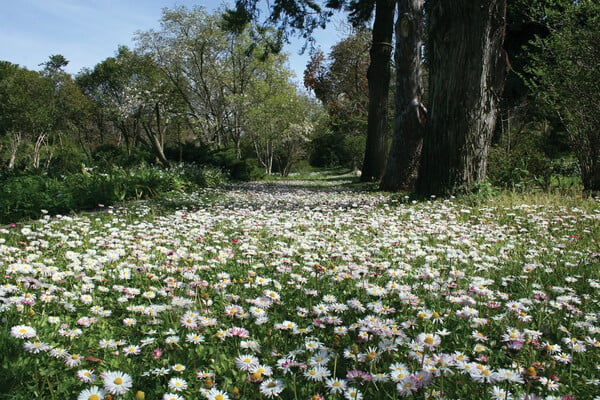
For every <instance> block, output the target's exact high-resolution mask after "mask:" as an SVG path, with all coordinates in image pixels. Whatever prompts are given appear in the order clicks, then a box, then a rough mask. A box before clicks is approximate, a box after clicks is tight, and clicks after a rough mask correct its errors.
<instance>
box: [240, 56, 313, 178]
mask: <svg viewBox="0 0 600 400" xmlns="http://www.w3.org/2000/svg"><path fill="white" fill-rule="evenodd" d="M250 96H251V97H252V98H254V99H255V101H256V103H255V105H254V106H253V107H252V108H251V109H250V110H248V111H247V118H248V122H249V124H248V127H247V131H246V133H247V137H248V139H249V141H250V142H251V144H252V147H253V148H254V151H255V154H256V156H257V158H258V160H259V162H260V164H261V165H262V166H263V167H264V168H265V172H266V173H267V174H271V173H272V172H273V171H274V166H275V165H277V167H278V169H279V172H280V173H281V174H282V175H284V176H285V175H287V174H288V173H289V172H290V168H291V166H292V165H293V163H294V162H296V161H298V160H299V159H300V158H301V157H302V156H304V155H305V150H306V144H307V143H308V141H309V138H310V136H311V133H312V130H313V126H314V122H313V121H314V112H313V111H312V110H313V109H312V107H311V103H310V102H308V101H307V100H306V99H304V98H303V97H301V96H299V95H298V93H297V92H296V88H295V87H294V85H292V84H291V83H290V82H289V73H288V72H287V71H286V70H285V69H283V68H281V67H279V68H271V69H270V70H268V71H265V72H264V74H263V76H262V79H260V80H258V79H257V80H255V81H254V82H253V84H252V87H251V91H250Z"/></svg>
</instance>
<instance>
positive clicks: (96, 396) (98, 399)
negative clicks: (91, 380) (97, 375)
mask: <svg viewBox="0 0 600 400" xmlns="http://www.w3.org/2000/svg"><path fill="white" fill-rule="evenodd" d="M105 394H106V392H104V390H102V389H100V388H99V387H98V386H92V387H91V388H89V389H84V390H83V391H81V393H79V396H77V400H102V399H104V396H105Z"/></svg>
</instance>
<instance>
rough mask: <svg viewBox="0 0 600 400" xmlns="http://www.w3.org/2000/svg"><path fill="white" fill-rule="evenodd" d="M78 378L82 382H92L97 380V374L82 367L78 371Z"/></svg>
mask: <svg viewBox="0 0 600 400" xmlns="http://www.w3.org/2000/svg"><path fill="white" fill-rule="evenodd" d="M77 378H79V380H80V381H82V382H85V383H90V382H94V381H95V380H96V375H95V374H94V371H93V370H91V369H80V370H79V371H77Z"/></svg>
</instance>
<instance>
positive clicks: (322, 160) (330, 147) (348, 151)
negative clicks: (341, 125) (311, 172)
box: [309, 131, 366, 169]
mask: <svg viewBox="0 0 600 400" xmlns="http://www.w3.org/2000/svg"><path fill="white" fill-rule="evenodd" d="M365 142H366V137H365V136H364V135H344V134H342V133H338V132H331V131H329V132H323V133H320V134H317V136H315V137H313V138H312V141H311V150H310V156H309V160H310V164H311V165H313V166H315V167H324V168H329V167H338V166H341V167H346V168H351V169H357V168H359V167H360V164H361V162H362V158H363V156H364V152H365Z"/></svg>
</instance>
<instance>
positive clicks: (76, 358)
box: [65, 354, 82, 367]
mask: <svg viewBox="0 0 600 400" xmlns="http://www.w3.org/2000/svg"><path fill="white" fill-rule="evenodd" d="M81 360H82V359H81V356H80V355H79V354H69V355H67V356H65V364H67V366H68V367H76V366H78V365H79V364H81Z"/></svg>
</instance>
